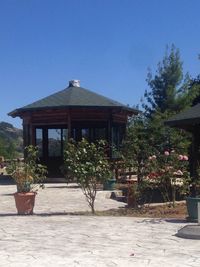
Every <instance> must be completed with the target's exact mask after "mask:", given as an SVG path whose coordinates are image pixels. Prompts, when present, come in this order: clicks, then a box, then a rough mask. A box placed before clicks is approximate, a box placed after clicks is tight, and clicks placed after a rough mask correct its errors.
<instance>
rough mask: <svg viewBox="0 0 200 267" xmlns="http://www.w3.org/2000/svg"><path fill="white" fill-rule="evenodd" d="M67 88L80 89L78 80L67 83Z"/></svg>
mask: <svg viewBox="0 0 200 267" xmlns="http://www.w3.org/2000/svg"><path fill="white" fill-rule="evenodd" d="M69 87H80V80H71V81H69Z"/></svg>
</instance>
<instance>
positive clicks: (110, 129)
mask: <svg viewBox="0 0 200 267" xmlns="http://www.w3.org/2000/svg"><path fill="white" fill-rule="evenodd" d="M108 144H109V157H110V158H112V113H110V116H109V119H108Z"/></svg>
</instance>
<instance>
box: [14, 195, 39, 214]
mask: <svg viewBox="0 0 200 267" xmlns="http://www.w3.org/2000/svg"><path fill="white" fill-rule="evenodd" d="M35 195H36V193H35V192H28V193H18V192H16V193H15V194H14V198H15V204H16V208H17V212H18V214H19V215H31V214H33V208H34V205H35Z"/></svg>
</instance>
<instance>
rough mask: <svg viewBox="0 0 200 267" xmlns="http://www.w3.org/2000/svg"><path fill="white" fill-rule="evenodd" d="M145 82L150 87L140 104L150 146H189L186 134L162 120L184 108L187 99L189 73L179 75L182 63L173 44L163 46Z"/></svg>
mask: <svg viewBox="0 0 200 267" xmlns="http://www.w3.org/2000/svg"><path fill="white" fill-rule="evenodd" d="M147 83H148V85H149V88H150V90H149V91H148V92H147V91H146V92H145V99H146V103H145V104H144V105H143V107H144V108H145V114H146V117H147V121H148V123H147V125H148V129H149V130H148V132H149V133H150V138H151V140H152V144H153V146H154V148H156V149H158V151H159V150H166V149H168V150H170V149H176V150H179V151H180V152H181V151H182V152H183V151H184V152H185V150H186V149H187V147H188V145H189V141H188V137H187V135H186V133H184V132H183V131H182V130H180V129H172V128H169V127H166V126H165V125H164V121H165V120H167V119H168V118H169V117H171V116H172V115H173V114H176V113H178V112H180V111H181V110H183V109H184V108H186V107H187V106H188V105H189V104H190V102H191V99H189V98H188V94H189V93H188V92H189V88H190V79H189V75H188V74H187V75H185V76H184V75H183V62H182V61H181V58H180V53H179V50H178V49H177V48H176V47H175V46H174V45H172V46H171V48H170V49H169V48H167V50H166V53H165V55H164V58H163V60H162V61H161V62H159V64H158V69H157V71H156V74H155V76H153V74H152V72H150V71H149V73H148V76H147Z"/></svg>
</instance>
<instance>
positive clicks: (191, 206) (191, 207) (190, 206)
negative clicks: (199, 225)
mask: <svg viewBox="0 0 200 267" xmlns="http://www.w3.org/2000/svg"><path fill="white" fill-rule="evenodd" d="M198 202H200V197H187V198H186V205H187V211H188V215H189V217H188V220H189V221H197V219H198V212H197V210H198Z"/></svg>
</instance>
